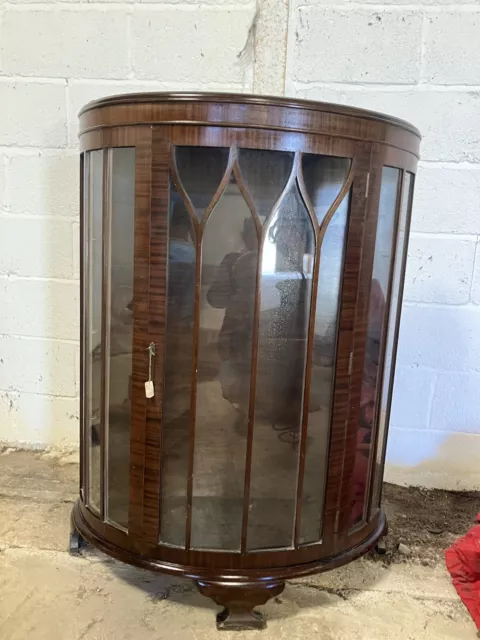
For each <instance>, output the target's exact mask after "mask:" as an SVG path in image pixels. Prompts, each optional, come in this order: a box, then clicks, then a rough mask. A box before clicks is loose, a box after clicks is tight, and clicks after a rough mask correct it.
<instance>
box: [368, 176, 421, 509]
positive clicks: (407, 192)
mask: <svg viewBox="0 0 480 640" xmlns="http://www.w3.org/2000/svg"><path fill="white" fill-rule="evenodd" d="M412 188H413V181H412V174H410V173H405V177H404V181H403V192H402V206H401V209H400V219H399V223H398V235H397V249H396V254H395V266H394V271H393V280H392V294H391V303H390V311H389V321H388V333H387V342H386V348H385V363H384V369H383V384H382V395H381V399H380V414H379V416H378V436H377V452H376V463H375V467H374V474H375V475H374V485H373V487H374V488H373V497H372V506H373V508H374V509H376V508H377V507H378V506H379V505H380V494H381V489H382V476H383V473H382V464H383V459H384V455H385V443H384V438H385V428H386V423H387V419H388V416H387V411H388V402H389V396H390V393H391V388H392V386H393V374H394V369H395V362H394V358H395V356H394V349H395V340H396V333H397V330H398V327H397V314H398V311H399V305H401V304H402V301H401V299H400V282H401V278H402V269H403V265H404V259H405V252H406V249H407V242H406V241H407V238H406V226H407V218H408V211H409V207H410V201H411V192H412Z"/></svg>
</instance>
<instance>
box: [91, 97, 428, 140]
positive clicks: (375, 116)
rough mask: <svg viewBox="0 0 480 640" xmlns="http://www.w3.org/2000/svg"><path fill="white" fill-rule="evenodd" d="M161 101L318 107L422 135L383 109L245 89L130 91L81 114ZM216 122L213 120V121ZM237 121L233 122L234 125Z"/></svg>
mask: <svg viewBox="0 0 480 640" xmlns="http://www.w3.org/2000/svg"><path fill="white" fill-rule="evenodd" d="M161 103H170V104H172V103H173V104H174V103H179V104H182V103H183V104H184V103H207V104H208V103H217V104H222V105H227V104H236V105H252V106H257V107H283V108H286V107H287V108H290V109H297V110H305V111H317V112H321V113H325V114H331V115H340V116H350V117H356V118H362V119H367V120H376V121H378V122H384V123H387V124H391V125H394V126H397V127H401V128H403V129H406V130H407V131H410V132H411V133H414V134H415V135H416V136H418V138H421V135H420V132H419V130H418V129H417V128H416V127H415V126H413V125H412V124H410V123H409V122H407V121H406V120H402V119H401V118H396V117H394V116H389V115H386V114H384V113H379V112H376V111H370V110H368V109H358V108H356V107H350V106H346V105H340V104H333V103H329V102H317V101H314V100H301V99H298V98H283V97H278V96H261V95H250V94H245V93H239V94H235V93H208V92H160V93H157V92H145V93H127V94H121V95H114V96H108V97H105V98H99V99H98V100H93V101H92V102H89V103H88V104H86V105H85V106H84V107H83V108H82V109H81V110H80V112H79V116H82V115H83V114H85V113H87V112H88V111H91V110H93V109H99V108H102V107H113V106H126V105H128V106H129V107H130V108H131V107H134V106H135V105H138V107H139V108H141V107H142V106H145V105H147V104H161ZM212 124H214V123H212ZM233 124H234V123H233V122H232V125H233Z"/></svg>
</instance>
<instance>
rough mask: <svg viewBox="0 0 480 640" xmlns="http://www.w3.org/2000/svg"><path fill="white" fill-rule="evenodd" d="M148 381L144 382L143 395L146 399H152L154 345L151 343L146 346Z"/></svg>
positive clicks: (153, 392) (153, 393)
mask: <svg viewBox="0 0 480 640" xmlns="http://www.w3.org/2000/svg"><path fill="white" fill-rule="evenodd" d="M147 351H148V380H147V381H146V382H145V395H146V397H147V398H153V396H154V395H155V389H154V386H153V380H152V358H154V357H155V343H154V342H151V343H150V344H149V345H148V349H147Z"/></svg>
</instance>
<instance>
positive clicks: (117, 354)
mask: <svg viewBox="0 0 480 640" xmlns="http://www.w3.org/2000/svg"><path fill="white" fill-rule="evenodd" d="M108 154H109V171H108V174H109V184H108V192H107V202H108V215H107V220H108V225H109V229H108V232H109V234H108V238H109V243H108V255H107V265H108V266H107V265H106V269H107V273H108V277H107V279H106V286H107V289H108V290H107V292H105V293H104V295H105V297H106V298H107V301H108V302H107V307H106V322H107V329H106V345H105V352H106V358H105V359H106V362H105V366H106V368H107V371H106V376H105V398H106V405H107V406H106V414H105V420H106V424H107V425H108V429H107V442H106V450H107V456H106V457H107V469H108V474H107V477H108V484H107V487H108V494H107V495H108V499H107V514H106V515H107V518H108V520H109V521H112V522H113V523H115V524H118V525H120V526H121V527H123V528H125V529H126V528H127V527H128V504H129V493H130V486H129V478H130V420H131V381H132V350H133V271H134V262H133V261H134V238H135V149H134V148H118V149H109V150H108Z"/></svg>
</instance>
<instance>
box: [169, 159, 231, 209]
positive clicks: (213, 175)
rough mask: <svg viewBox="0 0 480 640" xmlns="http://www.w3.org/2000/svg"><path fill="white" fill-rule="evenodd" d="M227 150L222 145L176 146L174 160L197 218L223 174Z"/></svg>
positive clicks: (213, 193) (206, 205) (210, 198)
mask: <svg viewBox="0 0 480 640" xmlns="http://www.w3.org/2000/svg"><path fill="white" fill-rule="evenodd" d="M228 154H229V150H228V149H226V148H223V147H176V149H175V160H176V163H177V170H178V174H179V176H180V180H181V181H182V184H183V187H184V189H185V191H186V192H187V194H188V197H189V198H190V200H191V202H192V204H193V206H194V208H195V213H196V215H197V218H198V219H199V220H200V219H201V218H202V216H203V214H204V213H205V209H206V208H207V207H208V205H209V204H210V202H211V201H212V199H213V196H214V195H215V192H216V190H217V188H218V186H219V184H220V182H221V180H222V178H223V176H224V174H225V171H226V168H227V163H228Z"/></svg>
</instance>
